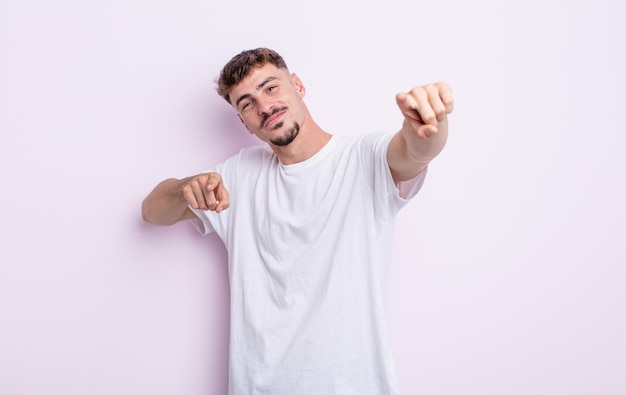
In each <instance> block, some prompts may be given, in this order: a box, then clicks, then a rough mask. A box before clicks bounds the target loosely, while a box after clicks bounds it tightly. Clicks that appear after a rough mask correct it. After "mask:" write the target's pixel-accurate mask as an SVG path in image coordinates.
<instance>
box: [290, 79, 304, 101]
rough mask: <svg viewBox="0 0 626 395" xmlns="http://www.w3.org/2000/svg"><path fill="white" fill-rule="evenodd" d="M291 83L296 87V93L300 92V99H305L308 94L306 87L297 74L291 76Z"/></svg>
mask: <svg viewBox="0 0 626 395" xmlns="http://www.w3.org/2000/svg"><path fill="white" fill-rule="evenodd" d="M291 82H292V83H293V85H294V86H295V87H296V91H297V92H298V94H299V95H300V97H304V95H305V94H306V88H305V87H304V84H303V83H302V80H301V79H300V77H298V76H297V75H296V73H293V74H291Z"/></svg>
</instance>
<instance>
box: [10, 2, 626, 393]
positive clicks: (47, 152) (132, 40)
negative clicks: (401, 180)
mask: <svg viewBox="0 0 626 395" xmlns="http://www.w3.org/2000/svg"><path fill="white" fill-rule="evenodd" d="M625 8H626V7H625V6H624V3H623V2H617V1H613V0H596V1H591V0H585V1H555V0H547V1H546V0H542V1H539V0H530V1H525V2H501V1H495V0H487V1H478V2H465V1H461V0H443V1H431V2H418V1H397V0H391V1H384V2H368V1H365V2H364V1H347V2H338V1H333V2H327V3H326V2H319V1H310V2H305V3H302V4H299V3H297V2H291V1H283V0H277V1H272V2H260V1H251V0H244V1H240V2H216V1H210V0H207V1H194V0H180V1H169V2H168V1H148V0H123V1H122V0H110V1H92V0H88V1H84V0H58V1H54V2H52V1H50V2H48V1H44V0H21V1H11V0H0V131H1V143H0V172H1V175H2V177H1V178H0V180H1V185H2V193H1V194H0V199H1V203H2V204H1V206H0V207H1V208H0V210H2V237H1V238H0V394H3V395H17V394H19V395H32V394H34V395H52V394H64V395H70V394H77V395H78V394H81V395H82V394H90V395H109V394H124V395H125V394H129V395H130V394H132V395H138V394H141V395H143V394H146V395H158V394H164V395H165V394H166V395H169V394H172V395H179V394H184V395H194V394H224V393H225V392H226V375H227V369H226V366H227V340H228V317H229V312H228V307H227V306H228V287H227V272H226V266H225V261H226V256H225V251H224V248H223V246H222V244H221V241H220V240H219V239H217V238H216V237H215V236H210V237H205V238H203V237H201V236H199V235H197V234H196V233H195V231H194V230H192V228H191V225H190V224H179V225H176V226H174V227H171V228H156V227H151V226H149V225H145V224H144V223H142V221H141V218H140V204H141V201H142V199H143V198H144V196H145V195H146V194H147V193H148V192H149V191H150V190H151V189H152V187H153V186H154V185H155V184H156V183H157V182H159V181H160V180H162V179H164V178H167V177H173V176H174V177H178V176H184V175H189V174H192V173H195V172H198V171H200V170H203V169H205V168H207V167H208V166H211V165H212V164H214V163H216V162H217V161H220V160H222V159H224V158H226V157H228V156H229V155H231V154H233V153H235V152H237V151H238V150H239V149H240V148H241V147H243V146H246V145H250V144H256V141H255V140H254V139H253V138H251V137H250V136H248V135H247V133H246V132H245V130H244V129H243V128H242V126H241V125H240V124H239V122H238V120H237V119H236V117H235V115H234V113H233V112H232V110H231V109H230V108H229V107H228V106H227V105H226V103H225V102H223V101H222V100H221V99H220V98H219V97H217V95H216V94H215V93H214V80H215V78H216V77H217V73H218V72H219V69H220V67H221V66H222V65H223V64H224V63H225V62H226V61H227V60H228V59H230V57H231V56H232V55H234V54H235V53H237V52H239V51H240V50H242V49H246V48H250V47H256V46H270V47H273V48H275V49H277V50H279V51H280V52H281V53H282V54H283V55H284V56H285V58H286V59H287V61H288V64H289V65H290V68H291V69H292V71H295V72H296V73H298V74H299V75H300V77H301V78H302V80H303V81H304V82H305V84H306V86H307V88H308V93H307V98H306V100H307V102H308V104H309V107H310V109H311V110H312V112H313V114H315V116H316V118H317V120H318V122H319V123H320V124H321V125H322V126H323V127H324V128H326V129H327V130H328V131H329V132H332V133H335V134H348V133H366V132H370V131H378V130H392V131H395V130H396V129H398V128H399V127H400V124H401V117H400V115H399V113H398V111H397V109H396V107H395V101H394V95H395V93H397V92H399V91H402V90H408V89H409V88H411V87H412V86H414V85H420V84H424V83H428V82H434V81H437V80H445V81H447V82H449V83H450V85H451V86H452V87H453V89H454V92H455V96H456V110H455V112H454V114H453V115H452V117H451V121H450V122H451V137H450V141H449V145H448V147H447V148H446V150H445V152H444V153H443V154H442V155H441V156H440V157H439V158H437V159H436V161H435V162H434V163H433V164H432V166H431V169H430V173H429V176H428V179H427V182H426V185H425V187H424V189H423V190H422V192H421V193H420V194H419V196H418V197H417V198H416V199H415V200H414V201H413V202H412V203H411V204H410V205H409V206H408V207H406V209H405V210H404V211H403V212H402V216H401V217H400V218H399V219H398V223H397V237H396V249H395V252H394V256H393V263H392V271H391V275H390V279H389V297H388V306H389V316H388V322H389V328H390V332H391V335H392V342H393V346H394V350H395V356H396V362H397V367H398V371H399V376H400V381H401V386H402V388H403V390H404V393H405V394H432V395H444V394H472V395H474V394H475V395H502V394H507V395H528V394H532V395H554V394H568V395H583V394H585V395H586V394H589V395H591V394H594V395H595V394H602V395H618V394H625V393H626V374H625V372H626V344H625V343H626V340H625V339H626V336H625V335H624V334H625V333H626V287H625V286H624V283H625V282H626V268H625V267H624V266H625V263H626V242H625V236H626V229H625V223H626V209H625V208H624V204H625V203H624V202H626V189H625V188H626V186H625V181H624V180H625V178H626V177H625V174H624V173H625V170H626V159H625V158H626V157H625V155H624V147H625V146H626V133H625V132H626V130H625V127H624V122H623V119H622V117H623V115H624V105H625V104H626V79H625V77H624V70H626V61H625V58H624V37H626V28H625V27H624V20H625V18H626V12H625V11H626V9H625Z"/></svg>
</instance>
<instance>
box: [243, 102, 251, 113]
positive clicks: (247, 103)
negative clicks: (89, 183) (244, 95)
mask: <svg viewBox="0 0 626 395" xmlns="http://www.w3.org/2000/svg"><path fill="white" fill-rule="evenodd" d="M251 105H252V100H248V101H246V102H244V103H243V104H242V105H241V111H243V110H245V109H246V108H249V107H250V106H251Z"/></svg>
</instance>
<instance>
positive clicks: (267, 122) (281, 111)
mask: <svg viewBox="0 0 626 395" xmlns="http://www.w3.org/2000/svg"><path fill="white" fill-rule="evenodd" d="M286 110H287V109H286V108H278V109H276V110H274V111H272V113H271V114H269V115H266V116H265V117H264V118H263V122H262V123H261V127H269V128H271V127H272V126H274V125H276V124H277V123H279V122H280V120H281V118H282V117H283V115H285V112H286Z"/></svg>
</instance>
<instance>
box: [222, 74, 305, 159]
mask: <svg viewBox="0 0 626 395" xmlns="http://www.w3.org/2000/svg"><path fill="white" fill-rule="evenodd" d="M304 94H305V89H304V86H303V85H302V82H301V81H300V79H299V78H298V77H297V76H296V75H295V74H293V75H289V72H288V71H287V70H285V69H279V68H277V67H276V66H274V65H273V64H271V63H268V64H265V65H264V66H261V67H258V68H256V69H254V70H253V71H252V73H250V75H249V76H247V77H246V78H245V79H243V80H242V81H241V82H240V83H239V84H237V85H235V86H234V87H233V88H232V89H231V91H230V99H231V103H232V105H233V107H234V108H235V110H237V113H238V114H239V118H240V119H241V121H242V122H243V123H244V125H246V128H247V129H248V130H249V131H250V133H253V134H255V135H256V136H257V137H258V138H260V139H261V140H263V141H265V142H266V143H271V144H273V145H276V146H281V147H282V146H286V145H288V144H290V143H291V142H292V141H293V140H294V139H295V138H296V137H297V136H298V133H299V131H300V128H301V127H302V124H303V123H304V121H305V119H306V108H305V106H304V102H303V101H302V97H304Z"/></svg>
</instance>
